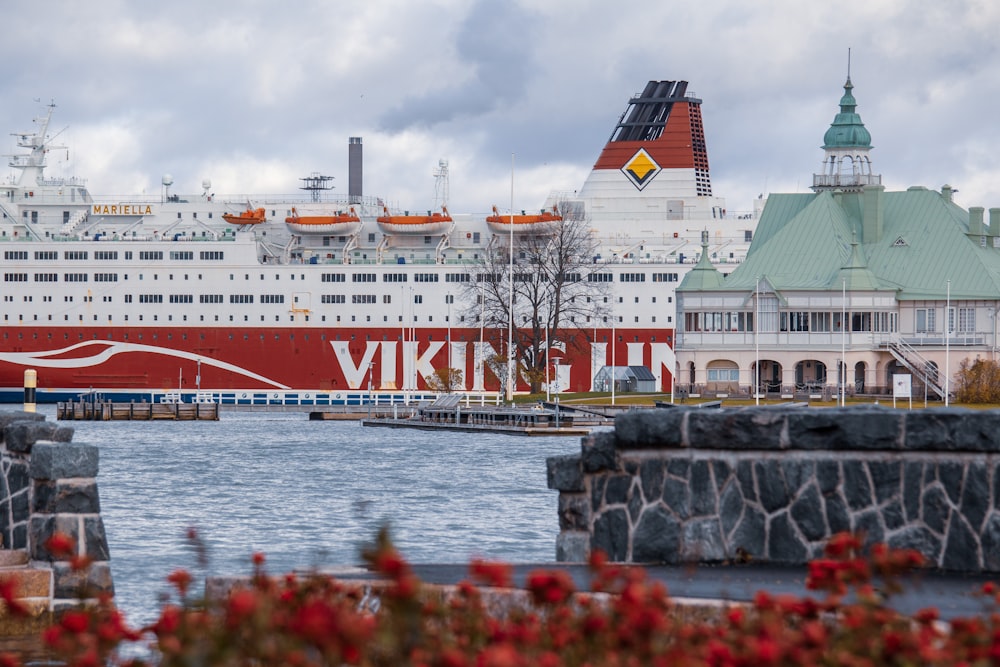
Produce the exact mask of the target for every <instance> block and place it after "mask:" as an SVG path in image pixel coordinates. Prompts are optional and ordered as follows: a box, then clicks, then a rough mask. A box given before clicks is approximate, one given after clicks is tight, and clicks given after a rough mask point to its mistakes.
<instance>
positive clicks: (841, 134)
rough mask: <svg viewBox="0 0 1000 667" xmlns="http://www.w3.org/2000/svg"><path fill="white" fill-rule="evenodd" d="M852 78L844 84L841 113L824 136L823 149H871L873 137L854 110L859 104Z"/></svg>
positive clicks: (848, 78)
mask: <svg viewBox="0 0 1000 667" xmlns="http://www.w3.org/2000/svg"><path fill="white" fill-rule="evenodd" d="M852 90H854V86H853V85H851V78H850V77H847V83H845V84H844V96H843V97H841V98H840V113H838V114H837V116H836V117H835V118H834V119H833V123H832V124H831V125H830V129H829V130H827V131H826V134H825V135H823V148H824V149H830V148H871V147H872V135H871V134H870V133H869V132H868V130H867V129H865V124H864V123H862V122H861V116H859V115H858V113H857V112H856V111H855V110H854V109H855V107H857V106H858V103H857V102H856V101H855V99H854V95H852V94H851V91H852Z"/></svg>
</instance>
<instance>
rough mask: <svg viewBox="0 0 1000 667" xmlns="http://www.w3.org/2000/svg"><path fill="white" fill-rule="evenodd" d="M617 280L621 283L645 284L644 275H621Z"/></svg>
mask: <svg viewBox="0 0 1000 667" xmlns="http://www.w3.org/2000/svg"><path fill="white" fill-rule="evenodd" d="M619 280H620V281H621V282H623V283H644V282H646V274H645V273H623V274H621V276H620V277H619Z"/></svg>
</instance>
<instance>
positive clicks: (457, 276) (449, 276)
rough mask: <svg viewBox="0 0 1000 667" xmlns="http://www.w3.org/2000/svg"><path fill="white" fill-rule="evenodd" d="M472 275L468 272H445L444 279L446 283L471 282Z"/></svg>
mask: <svg viewBox="0 0 1000 667" xmlns="http://www.w3.org/2000/svg"><path fill="white" fill-rule="evenodd" d="M471 279H472V276H470V275H469V274H468V273H446V274H444V281H445V282H446V283H467V282H470V281H471Z"/></svg>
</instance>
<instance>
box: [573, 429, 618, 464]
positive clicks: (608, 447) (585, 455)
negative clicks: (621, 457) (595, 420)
mask: <svg viewBox="0 0 1000 667" xmlns="http://www.w3.org/2000/svg"><path fill="white" fill-rule="evenodd" d="M616 460H617V456H616V453H615V436H614V434H613V433H607V432H603V431H602V432H601V433H595V434H594V435H592V436H590V437H589V438H584V439H583V444H582V446H581V447H580V464H581V467H582V468H583V471H584V472H587V473H592V472H600V471H601V470H614V469H615V463H616Z"/></svg>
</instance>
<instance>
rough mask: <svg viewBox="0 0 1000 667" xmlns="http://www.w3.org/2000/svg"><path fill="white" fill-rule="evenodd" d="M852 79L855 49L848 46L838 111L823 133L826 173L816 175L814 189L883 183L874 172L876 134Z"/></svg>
mask: <svg viewBox="0 0 1000 667" xmlns="http://www.w3.org/2000/svg"><path fill="white" fill-rule="evenodd" d="M853 91H854V84H852V83H851V51H850V49H848V50H847V81H846V82H845V83H844V95H843V97H841V98H840V113H838V114H837V115H836V116H835V117H834V119H833V123H831V124H830V129H828V130H827V131H826V134H825V135H823V150H824V151H825V157H824V159H823V173H822V174H814V175H813V186H812V189H813V191H814V192H819V191H821V190H847V191H859V190H861V188H863V187H864V186H866V185H880V184H881V183H882V177H881V176H880V175H878V174H873V173H872V168H871V158H870V157H869V152H870V151H871V148H872V136H871V134H870V133H869V132H868V129H867V128H866V127H865V124H864V123H862V122H861V116H859V115H858V112H857V106H858V103H857V100H855V99H854V92H853Z"/></svg>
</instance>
